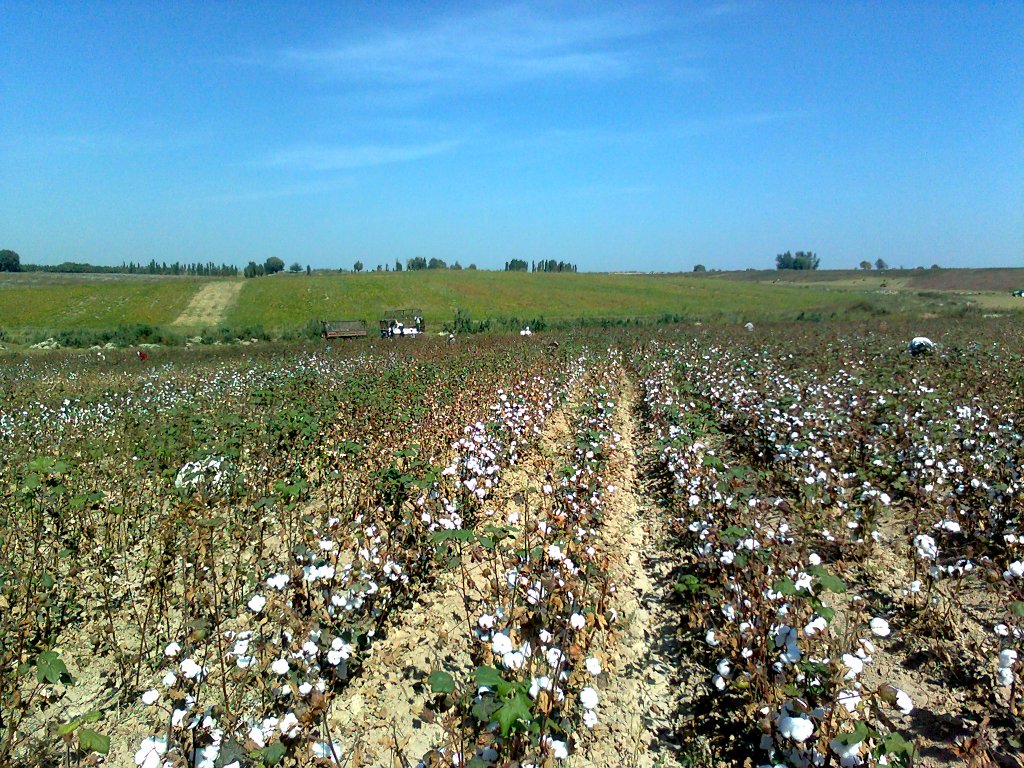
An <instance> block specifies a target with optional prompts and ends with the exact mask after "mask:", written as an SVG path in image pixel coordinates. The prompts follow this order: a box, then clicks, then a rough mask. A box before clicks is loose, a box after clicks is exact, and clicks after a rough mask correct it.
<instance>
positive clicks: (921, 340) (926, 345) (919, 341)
mask: <svg viewBox="0 0 1024 768" xmlns="http://www.w3.org/2000/svg"><path fill="white" fill-rule="evenodd" d="M933 349H935V342H934V341H932V340H931V339H929V338H928V337H927V336H915V337H914V338H912V339H911V340H910V343H909V344H908V345H907V351H908V352H909V353H910V355H911V357H917V356H918V355H923V354H926V353H928V352H931V351H932V350H933Z"/></svg>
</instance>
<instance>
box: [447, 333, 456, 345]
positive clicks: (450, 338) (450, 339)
mask: <svg viewBox="0 0 1024 768" xmlns="http://www.w3.org/2000/svg"><path fill="white" fill-rule="evenodd" d="M448 343H449V344H454V343H455V334H454V333H449V334H448Z"/></svg>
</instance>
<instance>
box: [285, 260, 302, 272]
mask: <svg viewBox="0 0 1024 768" xmlns="http://www.w3.org/2000/svg"><path fill="white" fill-rule="evenodd" d="M288 271H289V272H301V271H302V265H301V264H299V262H297V261H296V262H295V263H293V264H292V265H291V266H290V267H288Z"/></svg>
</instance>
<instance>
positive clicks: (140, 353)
mask: <svg viewBox="0 0 1024 768" xmlns="http://www.w3.org/2000/svg"><path fill="white" fill-rule="evenodd" d="M135 354H136V355H138V357H139V360H146V359H147V358H148V357H149V355H147V354H146V353H145V352H143V351H142V350H141V349H137V350H135Z"/></svg>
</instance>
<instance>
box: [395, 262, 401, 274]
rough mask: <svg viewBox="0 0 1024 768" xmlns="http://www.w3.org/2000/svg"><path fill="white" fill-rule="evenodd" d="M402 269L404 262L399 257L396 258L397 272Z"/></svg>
mask: <svg viewBox="0 0 1024 768" xmlns="http://www.w3.org/2000/svg"><path fill="white" fill-rule="evenodd" d="M401 271H402V262H400V261H399V260H398V259H395V272H401Z"/></svg>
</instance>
